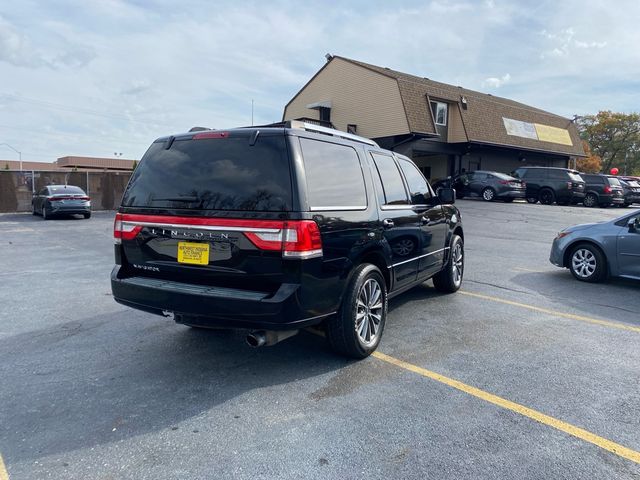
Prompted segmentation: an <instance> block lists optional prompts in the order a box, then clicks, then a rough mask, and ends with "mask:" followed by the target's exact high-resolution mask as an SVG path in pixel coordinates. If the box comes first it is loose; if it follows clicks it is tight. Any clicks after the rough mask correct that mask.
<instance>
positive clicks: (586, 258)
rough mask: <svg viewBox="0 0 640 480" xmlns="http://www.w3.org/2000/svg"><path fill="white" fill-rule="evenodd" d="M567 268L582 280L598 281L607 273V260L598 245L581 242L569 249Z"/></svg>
mask: <svg viewBox="0 0 640 480" xmlns="http://www.w3.org/2000/svg"><path fill="white" fill-rule="evenodd" d="M569 270H571V274H572V275H573V276H574V277H575V278H576V279H578V280H580V281H582V282H599V281H601V280H602V279H604V277H605V276H606V274H607V261H606V259H605V257H604V255H603V254H602V252H601V251H600V249H599V248H598V247H596V246H595V245H591V244H588V243H581V244H579V245H577V246H576V247H574V249H573V250H572V251H571V258H570V259H569Z"/></svg>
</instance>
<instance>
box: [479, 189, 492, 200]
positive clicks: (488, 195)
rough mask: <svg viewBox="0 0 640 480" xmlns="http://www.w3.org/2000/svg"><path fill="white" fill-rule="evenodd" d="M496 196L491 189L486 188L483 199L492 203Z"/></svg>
mask: <svg viewBox="0 0 640 480" xmlns="http://www.w3.org/2000/svg"><path fill="white" fill-rule="evenodd" d="M494 196H495V193H494V191H493V190H492V189H490V188H485V190H484V192H482V198H483V199H484V200H486V201H487V202H490V201H491V200H493V197H494Z"/></svg>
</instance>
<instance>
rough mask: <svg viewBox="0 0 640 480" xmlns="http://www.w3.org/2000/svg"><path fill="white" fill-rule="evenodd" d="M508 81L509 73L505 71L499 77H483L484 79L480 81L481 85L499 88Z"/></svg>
mask: <svg viewBox="0 0 640 480" xmlns="http://www.w3.org/2000/svg"><path fill="white" fill-rule="evenodd" d="M509 81H511V75H509V74H508V73H506V74H504V75H503V76H501V77H500V78H498V77H489V78H485V79H484V81H483V82H482V86H483V87H489V88H500V87H501V86H503V85H504V84H505V83H509Z"/></svg>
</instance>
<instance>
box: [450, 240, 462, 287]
mask: <svg viewBox="0 0 640 480" xmlns="http://www.w3.org/2000/svg"><path fill="white" fill-rule="evenodd" d="M451 255H452V262H451V270H452V272H451V273H452V275H453V283H454V284H455V286H456V287H459V286H460V284H461V283H462V272H463V271H464V257H463V255H464V254H463V251H462V244H461V243H456V246H455V247H454V248H453V253H452V254H451Z"/></svg>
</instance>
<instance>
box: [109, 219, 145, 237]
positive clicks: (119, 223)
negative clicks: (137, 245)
mask: <svg viewBox="0 0 640 480" xmlns="http://www.w3.org/2000/svg"><path fill="white" fill-rule="evenodd" d="M140 230H142V226H141V225H136V224H135V223H131V222H127V221H126V220H124V216H123V215H122V214H121V213H116V219H115V220H114V222H113V238H114V240H115V242H116V244H119V243H122V240H133V239H134V238H136V235H138V233H140Z"/></svg>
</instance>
